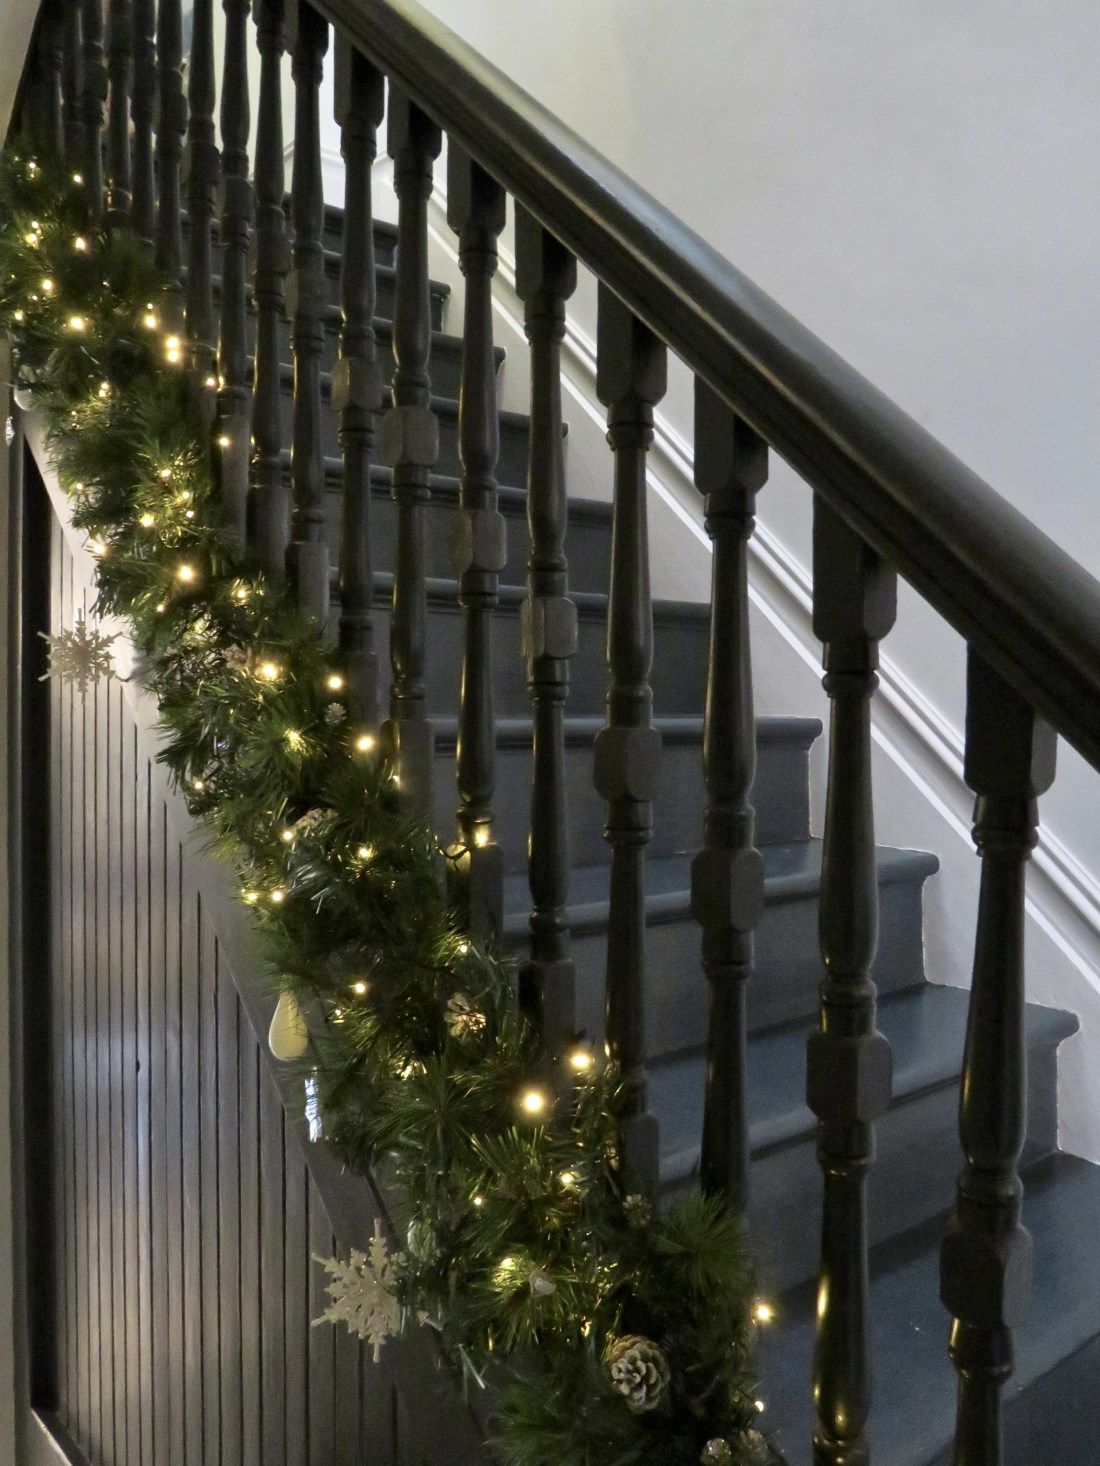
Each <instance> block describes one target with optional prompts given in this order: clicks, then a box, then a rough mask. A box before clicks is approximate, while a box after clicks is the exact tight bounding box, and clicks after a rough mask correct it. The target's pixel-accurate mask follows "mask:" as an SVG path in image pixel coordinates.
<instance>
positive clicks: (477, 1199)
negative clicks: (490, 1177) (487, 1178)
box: [473, 1196, 485, 1206]
mask: <svg viewBox="0 0 1100 1466" xmlns="http://www.w3.org/2000/svg"><path fill="white" fill-rule="evenodd" d="M473 1202H474V1205H475V1206H484V1205H485V1198H484V1196H475V1197H474V1198H473Z"/></svg>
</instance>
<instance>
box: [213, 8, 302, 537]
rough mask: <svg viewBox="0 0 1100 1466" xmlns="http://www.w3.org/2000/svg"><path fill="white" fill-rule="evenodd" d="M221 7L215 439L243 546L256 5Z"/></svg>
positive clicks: (224, 495) (230, 513)
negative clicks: (252, 10) (251, 55)
mask: <svg viewBox="0 0 1100 1466" xmlns="http://www.w3.org/2000/svg"><path fill="white" fill-rule="evenodd" d="M222 9H223V10H224V12H225V61H224V66H223V69H222V98H221V132H222V213H221V246H222V309H221V329H220V331H219V333H218V402H217V426H216V429H215V441H216V443H217V447H218V460H217V462H218V487H219V490H220V493H221V500H222V510H223V512H224V514H225V518H226V523H227V524H228V525H229V526H230V528H231V529H232V530H233V532H234V533H235V534H236V536H237V539H238V541H239V542H240V543H241V544H243V543H244V540H245V532H246V526H245V520H246V516H247V509H248V505H247V500H248V466H249V456H250V441H249V434H250V417H251V391H250V388H251V382H250V363H249V360H248V324H247V311H248V299H247V280H248V245H249V238H250V235H251V232H252V184H251V183H250V182H249V178H248V167H249V158H248V130H249V121H250V119H249V109H248V12H249V0H224V3H223V6H222ZM326 34H327V31H326ZM322 344H323V343H322Z"/></svg>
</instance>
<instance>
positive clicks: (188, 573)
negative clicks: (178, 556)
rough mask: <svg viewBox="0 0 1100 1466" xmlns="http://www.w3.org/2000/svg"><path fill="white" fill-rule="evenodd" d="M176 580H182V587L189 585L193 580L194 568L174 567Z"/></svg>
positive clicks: (186, 566) (188, 566) (189, 566)
mask: <svg viewBox="0 0 1100 1466" xmlns="http://www.w3.org/2000/svg"><path fill="white" fill-rule="evenodd" d="M176 579H177V580H182V581H183V583H184V585H190V584H191V583H192V581H193V580H194V579H195V567H194V566H193V565H179V566H177V567H176Z"/></svg>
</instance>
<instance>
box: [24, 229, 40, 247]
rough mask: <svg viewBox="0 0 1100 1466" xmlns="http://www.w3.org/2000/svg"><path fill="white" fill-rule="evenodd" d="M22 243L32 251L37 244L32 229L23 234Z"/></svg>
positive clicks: (36, 238) (36, 236)
mask: <svg viewBox="0 0 1100 1466" xmlns="http://www.w3.org/2000/svg"><path fill="white" fill-rule="evenodd" d="M23 243H24V244H27V245H29V246H30V247H31V249H34V248H35V246H36V245H37V244H38V235H37V234H35V232H34V230H33V229H29V230H28V231H27V233H26V234H24V236H23Z"/></svg>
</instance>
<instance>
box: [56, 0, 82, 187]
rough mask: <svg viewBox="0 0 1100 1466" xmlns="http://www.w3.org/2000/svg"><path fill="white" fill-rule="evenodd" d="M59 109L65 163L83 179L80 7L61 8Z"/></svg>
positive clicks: (65, 6) (67, 6) (63, 6)
mask: <svg viewBox="0 0 1100 1466" xmlns="http://www.w3.org/2000/svg"><path fill="white" fill-rule="evenodd" d="M60 13H61V47H62V54H61V108H62V128H63V131H64V138H65V163H66V166H67V167H68V168H70V169H71V170H72V172H74V173H76V174H77V175H78V176H79V177H81V178H83V176H84V174H83V171H82V170H83V168H84V159H85V156H86V144H85V141H84V17H83V15H82V13H81V7H80V6H79V5H62V6H61V12H60Z"/></svg>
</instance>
